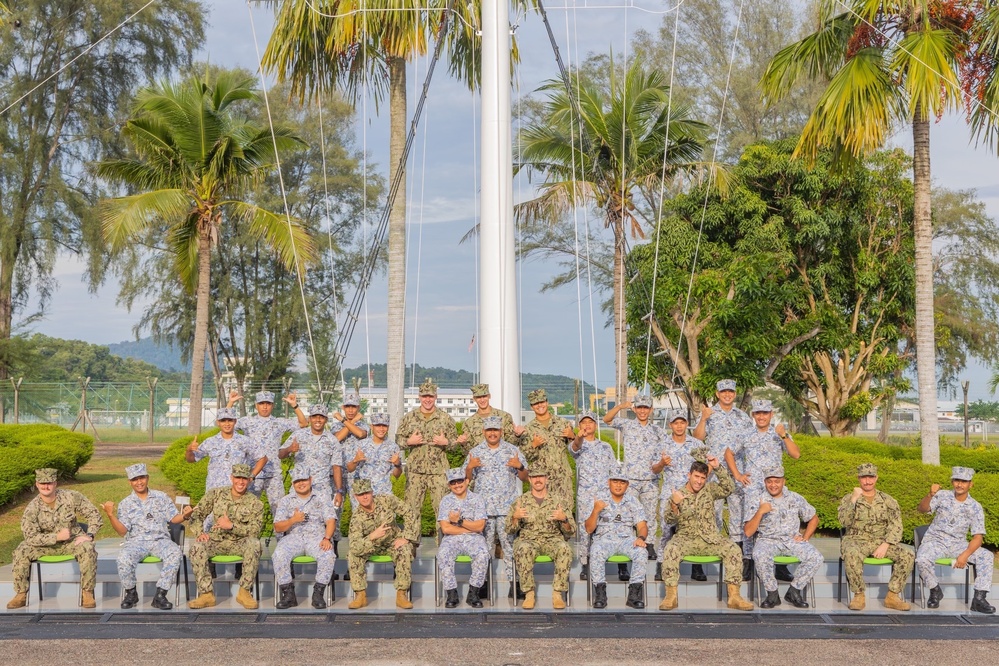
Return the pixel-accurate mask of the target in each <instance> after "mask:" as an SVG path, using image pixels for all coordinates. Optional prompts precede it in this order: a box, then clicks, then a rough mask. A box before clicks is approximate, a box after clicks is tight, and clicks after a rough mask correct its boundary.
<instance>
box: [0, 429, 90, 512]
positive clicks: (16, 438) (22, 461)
mask: <svg viewBox="0 0 999 666" xmlns="http://www.w3.org/2000/svg"><path fill="white" fill-rule="evenodd" d="M93 454H94V438H93V437H91V436H90V435H85V434H83V433H78V432H70V431H69V430H66V429H65V428H63V427H61V426H57V425H48V424H40V425H23V426H22V425H0V505H4V504H6V503H8V502H10V501H11V500H13V499H14V498H16V497H17V496H18V495H19V494H20V493H22V492H24V491H25V490H28V489H29V488H31V487H32V486H33V485H34V483H35V470H36V469H40V468H42V467H54V468H55V469H58V470H59V476H60V477H61V478H73V477H75V476H76V473H77V471H78V470H79V469H80V468H81V467H82V466H83V465H85V464H86V463H87V461H89V460H90V457H91V456H92V455H93Z"/></svg>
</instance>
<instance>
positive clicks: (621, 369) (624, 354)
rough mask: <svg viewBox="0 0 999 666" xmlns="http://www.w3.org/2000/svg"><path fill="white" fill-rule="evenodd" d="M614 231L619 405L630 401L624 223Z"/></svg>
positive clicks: (615, 384) (615, 348) (618, 224)
mask: <svg viewBox="0 0 999 666" xmlns="http://www.w3.org/2000/svg"><path fill="white" fill-rule="evenodd" d="M613 229H614V388H615V390H616V391H617V404H619V405H620V404H621V403H623V402H627V400H628V319H627V317H626V316H625V311H624V286H625V276H624V223H623V220H621V219H618V220H615V221H614V222H613Z"/></svg>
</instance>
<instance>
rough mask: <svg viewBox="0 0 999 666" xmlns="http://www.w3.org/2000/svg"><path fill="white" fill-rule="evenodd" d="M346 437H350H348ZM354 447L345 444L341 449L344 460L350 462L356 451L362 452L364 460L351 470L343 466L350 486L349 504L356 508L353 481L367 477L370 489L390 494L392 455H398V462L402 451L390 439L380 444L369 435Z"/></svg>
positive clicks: (400, 460)
mask: <svg viewBox="0 0 999 666" xmlns="http://www.w3.org/2000/svg"><path fill="white" fill-rule="evenodd" d="M348 439H350V438H349V437H348ZM353 446H354V449H353V450H351V448H350V447H349V446H345V447H344V450H343V455H344V462H345V463H348V462H351V461H352V460H353V459H354V458H355V457H356V456H357V452H358V451H363V452H364V460H362V461H361V462H359V463H358V464H357V467H355V468H354V471H353V472H349V473H348V472H347V468H346V467H344V475H345V476H346V477H347V483H348V484H349V486H350V505H351V507H353V508H357V498H356V497H354V482H355V481H357V480H358V479H367V480H368V481H370V482H371V491H372V492H373V493H374V494H376V495H391V494H392V471H393V469H394V466H393V465H392V462H391V460H392V456H395V455H398V456H399V462H400V463H401V462H402V451H401V450H400V449H399V445H398V444H396V443H395V442H393V441H392V440H390V439H386V440H385V441H383V442H382V443H381V444H376V443H375V440H374V439H372V438H371V437H365V438H364V439H362V440H360V441H357V442H355V443H354V444H353Z"/></svg>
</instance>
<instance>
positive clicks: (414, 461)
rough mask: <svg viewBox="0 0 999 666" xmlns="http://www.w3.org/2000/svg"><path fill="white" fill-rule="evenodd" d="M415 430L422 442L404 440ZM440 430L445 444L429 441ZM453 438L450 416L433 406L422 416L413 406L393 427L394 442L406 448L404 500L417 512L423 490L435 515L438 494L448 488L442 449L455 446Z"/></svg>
mask: <svg viewBox="0 0 999 666" xmlns="http://www.w3.org/2000/svg"><path fill="white" fill-rule="evenodd" d="M417 432H418V433H420V434H421V435H423V444H420V445H418V446H409V445H408V444H406V440H407V439H409V436H410V435H412V434H413V433H417ZM441 433H444V436H445V437H446V438H447V441H448V445H447V446H446V447H442V446H437V445H435V444H433V439H434V437H435V436H437V435H439V434H441ZM456 439H458V428H457V427H456V426H455V424H454V419H452V418H451V417H450V416H448V415H447V414H446V413H444V412H443V411H442V410H440V409H435V410H434V411H433V412H432V413H431V414H430V415H429V416H426V415H424V414H423V413H422V412H421V411H420V410H419V408H417V409H414V410H413V411H411V412H409V413H408V414H406V415H405V416H404V417H402V421H400V423H399V428H398V429H397V430H396V431H395V442H396V444H398V445H399V448H400V449H402V450H403V451H405V452H406V501H407V502H408V503H409V505H410V506H411V507H413V509H414V510H415V511H416V514H417V515H419V514H420V510H421V509H422V508H423V498H424V497H425V496H426V494H427V491H430V501H431V503H432V504H433V507H434V514H435V515H436V513H437V507H438V505H440V503H441V498H442V497H444V495H446V494H447V493H448V492H449V491H448V487H447V470H448V468H449V467H450V464H448V460H447V453H445V451H452V450H455V448H456V447H457V443H456V442H455V440H456Z"/></svg>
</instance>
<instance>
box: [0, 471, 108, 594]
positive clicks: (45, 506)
mask: <svg viewBox="0 0 999 666" xmlns="http://www.w3.org/2000/svg"><path fill="white" fill-rule="evenodd" d="M58 476H59V470H57V469H53V468H51V467H46V468H44V469H36V470H35V487H36V488H37V489H38V497H36V498H35V499H33V500H31V501H30V502H28V506H26V507H25V508H24V513H23V514H21V533H22V534H23V535H24V541H22V542H21V543H20V545H19V546H18V547H17V548H15V549H14V553H13V555H12V557H11V576H12V577H13V579H14V598H13V599H11V600H10V601H9V602H8V603H7V608H10V609H13V608H23V607H24V606H26V605H27V603H28V576H29V575H30V574H31V563H32V562H33V561H34V560H37V559H38V558H39V557H41V556H42V555H72V556H73V557H75V558H76V561H77V562H78V563H79V565H80V591H81V595H80V596H81V597H82V601H81V603H80V605H81V606H82V607H83V608H96V607H97V602H96V601H95V600H94V588H95V587H97V551H96V550H95V549H94V535H95V534H97V532H98V531H100V529H101V525H103V524H104V521H103V520H102V519H101V512H100V511H98V510H97V507H96V506H94V505H93V504H91V503H90V500H88V499H87V498H86V497H84V496H83V495H82V494H81V493H78V492H76V491H75V490H61V489H60V488H58V483H57V478H58ZM81 518H82V519H83V521H84V522H85V523H86V530H84V528H83V527H82V526H81V525H80V523H79V522H77V521H78V520H80V519H81Z"/></svg>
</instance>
